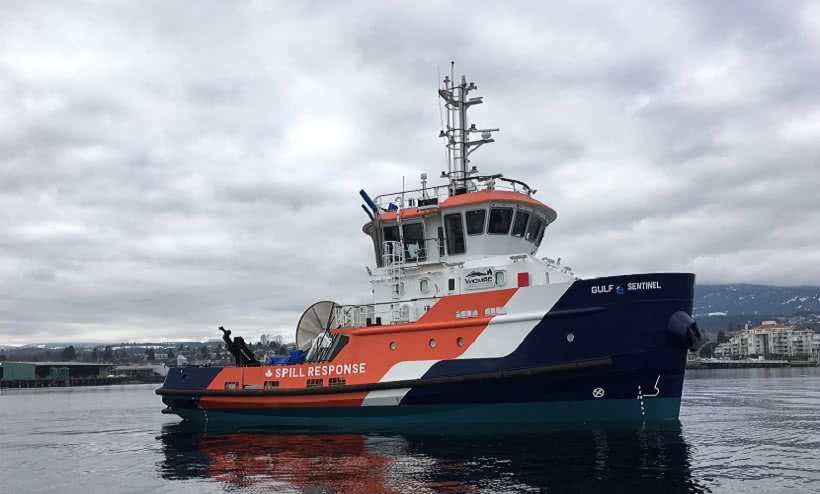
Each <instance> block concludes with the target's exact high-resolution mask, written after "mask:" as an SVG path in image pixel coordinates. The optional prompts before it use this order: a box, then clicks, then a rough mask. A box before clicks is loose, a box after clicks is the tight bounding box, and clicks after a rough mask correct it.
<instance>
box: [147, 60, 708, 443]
mask: <svg viewBox="0 0 820 494" xmlns="http://www.w3.org/2000/svg"><path fill="white" fill-rule="evenodd" d="M476 90H477V87H476V85H475V83H472V82H470V83H468V82H467V79H466V78H465V77H463V76H462V77H461V80H460V82H456V80H455V78H454V77H453V76H452V75H451V76H448V77H445V79H444V83H443V86H442V87H441V88H440V89H439V91H438V93H439V95H440V97H441V98H442V100H443V104H444V107H445V108H446V113H447V121H446V125H445V128H444V129H442V131H441V134H440V137H441V138H443V139H444V141H445V145H446V150H447V156H448V170H447V171H446V172H442V174H441V178H442V179H443V181H445V183H443V184H442V185H429V186H428V181H427V176H426V174H422V176H421V187H420V188H419V189H416V190H402V191H400V192H395V193H390V194H383V195H379V196H377V197H375V198H373V199H371V197H370V196H369V195H368V194H367V193H366V192H365V191H364V190H362V191H360V195H361V197H362V199H363V201H364V203H365V204H363V205H362V208H363V209H364V211H365V213H366V214H367V216H368V221H367V223H365V225H364V227H363V231H364V233H365V235H367V236H369V237H370V240H371V241H372V243H373V249H374V253H375V266H374V267H373V269H370V268H368V271H369V273H370V284H371V289H372V293H373V301H372V303H369V304H365V305H340V304H337V303H335V302H331V301H321V302H317V303H315V304H313V305H311V306H310V307H308V308H307V310H306V311H305V312H304V314H303V315H302V317H301V319H300V321H299V323H298V325H297V329H296V346H297V350H296V351H294V352H292V353H291V355H290V356H289V357H282V358H272V359H270V360H269V361H268V362H258V361H257V359H256V358H255V356H254V355H253V353H252V352H251V351H250V349H249V348H248V347H247V345H245V343H244V341H243V340H242V339H241V338H239V337H237V338H234V339H231V337H230V331H228V330H225V329H224V328H220V329H222V331H223V337H224V340H225V343H226V346H227V348H228V350H229V351H230V352H231V354H232V355H234V357H235V361H236V365H235V366H230V367H177V368H172V369H170V370H169V371H168V373H167V376H166V378H165V382H164V383H163V385H162V387H161V388H159V389H158V390H157V391H156V393H157V394H158V395H160V396H162V401H163V402H164V403H165V404H166V405H167V408H166V409H165V410H163V411H164V412H166V413H173V414H177V415H179V416H180V417H182V418H183V419H185V420H187V421H192V422H196V423H203V424H225V425H231V426H246V427H273V428H277V429H283V430H284V429H290V430H293V429H305V430H348V431H350V430H358V431H382V430H401V429H405V428H417V427H422V428H427V427H431V426H435V425H439V426H444V427H453V426H473V425H492V424H499V425H500V424H505V423H507V424H509V423H514V424H517V425H523V426H530V425H537V424H544V423H550V422H567V421H570V422H572V421H592V420H595V421H598V420H603V421H659V420H676V419H677V418H678V413H679V410H680V398H681V389H682V386H683V377H684V368H685V363H686V353H687V350H689V349H694V348H697V347H698V346H699V345H701V344H702V342H703V336H702V334H701V331H700V330H699V329H698V326H697V323H696V321H695V320H694V319H693V317H692V302H693V293H694V282H695V276H694V275H693V274H688V273H647V274H628V275H618V276H609V277H601V278H594V279H580V278H577V277H575V276H574V274H573V273H572V271H571V270H570V269H569V268H567V267H562V266H561V264H560V259H559V260H558V261H554V260H552V259H548V258H538V257H537V256H536V253H537V251H538V247H539V246H540V245H541V242H542V240H543V238H544V234H545V232H546V230H547V228H548V227H549V225H550V224H552V223H553V222H554V221H555V220H556V218H557V214H556V212H555V210H554V209H552V208H551V207H549V206H547V205H546V204H544V203H542V202H541V201H539V200H538V199H536V198H535V197H534V196H535V193H536V190H535V189H533V188H531V187H530V186H529V185H527V184H526V183H524V182H522V181H520V180H514V179H511V178H507V177H504V176H503V175H502V174H500V173H497V174H492V175H483V174H481V173H479V171H478V169H477V167H476V166H473V165H471V161H470V156H471V154H472V153H473V152H474V151H475V150H476V149H478V148H479V147H481V146H483V145H485V144H489V143H492V142H495V140H494V139H493V133H494V132H497V131H498V130H499V129H478V128H476V126H475V124H470V123H469V121H468V118H467V114H468V111H469V110H470V108H472V107H473V106H475V105H478V104H481V103H482V98H481V97H471V96H470V94H471V93H472V92H473V91H476Z"/></svg>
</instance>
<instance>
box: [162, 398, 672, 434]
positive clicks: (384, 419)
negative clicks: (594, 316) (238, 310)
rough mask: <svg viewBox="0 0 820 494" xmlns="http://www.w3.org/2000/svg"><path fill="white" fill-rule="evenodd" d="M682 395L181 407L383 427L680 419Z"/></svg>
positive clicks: (229, 419)
mask: <svg viewBox="0 0 820 494" xmlns="http://www.w3.org/2000/svg"><path fill="white" fill-rule="evenodd" d="M679 411H680V398H647V399H644V400H643V408H642V407H641V400H637V399H630V400H586V401H563V402H541V403H502V404H487V405H475V404H472V405H417V406H375V407H334V408H331V407H328V408H254V409H232V410H226V409H211V410H201V409H193V408H190V409H179V410H176V413H177V414H178V415H180V416H181V417H183V418H185V419H189V420H191V421H192V422H195V423H198V424H207V425H208V426H209V427H219V426H229V427H247V428H253V427H262V428H270V427H273V428H284V429H287V430H292V429H305V430H320V429H321V430H359V431H380V430H400V429H403V428H407V427H410V428H427V427H435V426H465V425H491V424H506V425H518V426H523V425H535V424H547V423H567V422H585V421H590V422H594V421H602V422H611V421H615V422H640V421H664V420H677V418H678V414H679Z"/></svg>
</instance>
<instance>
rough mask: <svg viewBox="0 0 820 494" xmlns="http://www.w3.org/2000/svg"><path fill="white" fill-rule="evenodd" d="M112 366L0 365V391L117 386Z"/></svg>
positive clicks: (47, 363) (7, 363)
mask: <svg viewBox="0 0 820 494" xmlns="http://www.w3.org/2000/svg"><path fill="white" fill-rule="evenodd" d="M113 367H114V364H97V363H86V362H0V388H50V387H64V386H100V385H104V384H118V383H120V382H122V381H123V379H124V378H122V377H118V376H114V375H112V373H111V370H112V369H113Z"/></svg>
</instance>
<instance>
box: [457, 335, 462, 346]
mask: <svg viewBox="0 0 820 494" xmlns="http://www.w3.org/2000/svg"><path fill="white" fill-rule="evenodd" d="M456 345H458V346H464V338H462V337H461V336H459V337H458V338H456Z"/></svg>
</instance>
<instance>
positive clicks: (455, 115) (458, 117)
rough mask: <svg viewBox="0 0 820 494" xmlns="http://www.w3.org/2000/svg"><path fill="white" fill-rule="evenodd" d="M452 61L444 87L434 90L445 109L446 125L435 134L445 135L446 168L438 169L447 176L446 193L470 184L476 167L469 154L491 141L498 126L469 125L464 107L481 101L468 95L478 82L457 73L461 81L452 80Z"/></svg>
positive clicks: (459, 191) (462, 191)
mask: <svg viewBox="0 0 820 494" xmlns="http://www.w3.org/2000/svg"><path fill="white" fill-rule="evenodd" d="M454 66H455V62H450V75H449V76H445V77H444V87H443V88H441V89H439V90H438V94H439V96H441V98H442V99H443V100H444V102H445V104H444V106H445V108H446V109H447V126H446V128H445V129H442V130H441V133H440V134H439V137H441V138H444V139H445V146H446V148H447V168H448V169H447V172H446V173H445V172H441V176H442V178H448V179H449V180H450V187H449V193H450V195H451V196H453V195H458V194H465V193H467V192H469V191H470V189H471V188H474V187H475V186H474V184H473V183H472V181H471V180H470V176H471V175H474V174H477V173H478V168H476V167H475V166H472V167H471V166H470V154H472V152H473V151H475V150H476V149H478V148H479V147H480V146H482V145H483V144H489V143H491V142H495V139H493V136H492V133H493V132H498V131H499V129H477V128H476V126H475V124H472V125H469V121H468V119H467V110H469V109H470V107H472V106H473V105H479V104H481V103H483V101H482V99H483V98H482V97H481V96H479V97H475V98H469V94H470V91H475V90H477V89H478V86H476V85H475V83H474V82H470V83H468V82H467V78H466V77H465V76H461V82H460V83H459V84H456V82H455V78H454V76H453V68H454ZM475 133H480V135H481V138H480V139H477V140H473V141H471V140H470V136H471V134H475Z"/></svg>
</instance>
